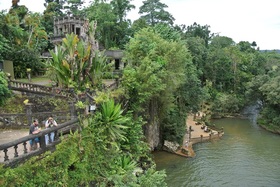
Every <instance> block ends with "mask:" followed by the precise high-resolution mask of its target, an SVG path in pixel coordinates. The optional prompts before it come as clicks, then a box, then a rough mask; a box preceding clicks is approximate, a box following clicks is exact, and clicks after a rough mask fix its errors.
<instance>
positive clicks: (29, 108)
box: [25, 103, 33, 125]
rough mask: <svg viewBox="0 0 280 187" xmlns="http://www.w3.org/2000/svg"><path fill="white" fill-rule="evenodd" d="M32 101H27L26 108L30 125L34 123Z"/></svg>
mask: <svg viewBox="0 0 280 187" xmlns="http://www.w3.org/2000/svg"><path fill="white" fill-rule="evenodd" d="M32 106H33V104H32V103H26V104H25V109H26V118H27V123H28V125H30V124H31V123H32Z"/></svg>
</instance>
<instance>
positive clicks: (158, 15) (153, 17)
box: [139, 0, 175, 26]
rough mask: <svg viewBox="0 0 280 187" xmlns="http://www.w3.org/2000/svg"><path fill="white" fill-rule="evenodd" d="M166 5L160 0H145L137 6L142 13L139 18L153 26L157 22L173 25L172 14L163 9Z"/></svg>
mask: <svg viewBox="0 0 280 187" xmlns="http://www.w3.org/2000/svg"><path fill="white" fill-rule="evenodd" d="M165 8H168V6H167V5H166V4H164V3H161V2H160V0H146V1H143V5H142V6H140V8H139V14H141V15H142V14H144V15H143V16H141V17H140V18H142V19H145V20H146V22H147V23H149V24H150V25H152V26H154V25H156V24H157V23H167V24H169V25H173V21H174V20H175V19H174V18H173V16H172V15H171V14H170V13H169V12H167V11H166V10H164V9H165Z"/></svg>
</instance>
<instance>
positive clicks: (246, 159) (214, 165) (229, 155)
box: [153, 118, 280, 187]
mask: <svg viewBox="0 0 280 187" xmlns="http://www.w3.org/2000/svg"><path fill="white" fill-rule="evenodd" d="M213 122H214V123H215V124H216V125H217V126H218V127H224V131H225V135H224V136H223V137H222V138H221V140H216V141H212V142H208V143H199V144H195V145H194V146H193V148H194V151H195V153H196V156H195V157H194V158H190V159H186V158H183V157H180V156H176V155H174V154H170V153H167V152H155V153H154V154H153V155H154V160H155V162H156V164H157V169H158V170H162V169H165V170H166V174H167V179H166V182H167V184H168V186H170V187H202V186H203V187H220V186H223V187H227V186H229V187H235V186H236V187H280V136H279V135H275V134H272V133H270V132H267V131H265V130H263V129H262V128H260V127H259V126H257V125H256V124H255V121H254V120H250V119H233V118H226V119H220V120H215V121H213Z"/></svg>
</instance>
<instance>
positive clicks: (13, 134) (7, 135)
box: [0, 129, 29, 162]
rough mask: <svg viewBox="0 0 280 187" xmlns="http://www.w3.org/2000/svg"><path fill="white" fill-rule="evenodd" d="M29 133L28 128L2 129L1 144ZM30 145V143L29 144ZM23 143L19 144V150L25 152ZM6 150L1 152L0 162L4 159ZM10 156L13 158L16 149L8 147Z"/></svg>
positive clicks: (0, 133) (0, 131)
mask: <svg viewBox="0 0 280 187" xmlns="http://www.w3.org/2000/svg"><path fill="white" fill-rule="evenodd" d="M28 135H29V130H28V129H22V130H14V129H13V130H0V144H4V143H8V142H11V141H13V140H17V139H19V138H22V137H24V136H28ZM28 146H29V145H28ZM23 149H24V148H23V145H18V152H23ZM4 156H5V154H4V152H3V151H1V152H0V162H3V161H4ZM8 156H9V158H13V156H14V149H8Z"/></svg>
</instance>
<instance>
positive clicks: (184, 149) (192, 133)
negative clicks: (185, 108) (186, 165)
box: [175, 114, 224, 157]
mask: <svg viewBox="0 0 280 187" xmlns="http://www.w3.org/2000/svg"><path fill="white" fill-rule="evenodd" d="M196 119H198V117H197V116H196ZM223 134H224V133H223V132H220V131H216V130H213V129H211V131H210V132H205V131H204V128H203V127H202V124H197V123H196V121H195V120H194V115H193V114H191V115H188V118H187V120H186V134H185V136H184V138H183V142H182V146H181V149H179V150H178V151H177V152H176V153H175V154H177V155H180V156H184V157H195V152H194V150H193V145H194V144H196V143H202V142H207V141H211V140H213V139H219V138H220V137H222V136H223Z"/></svg>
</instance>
